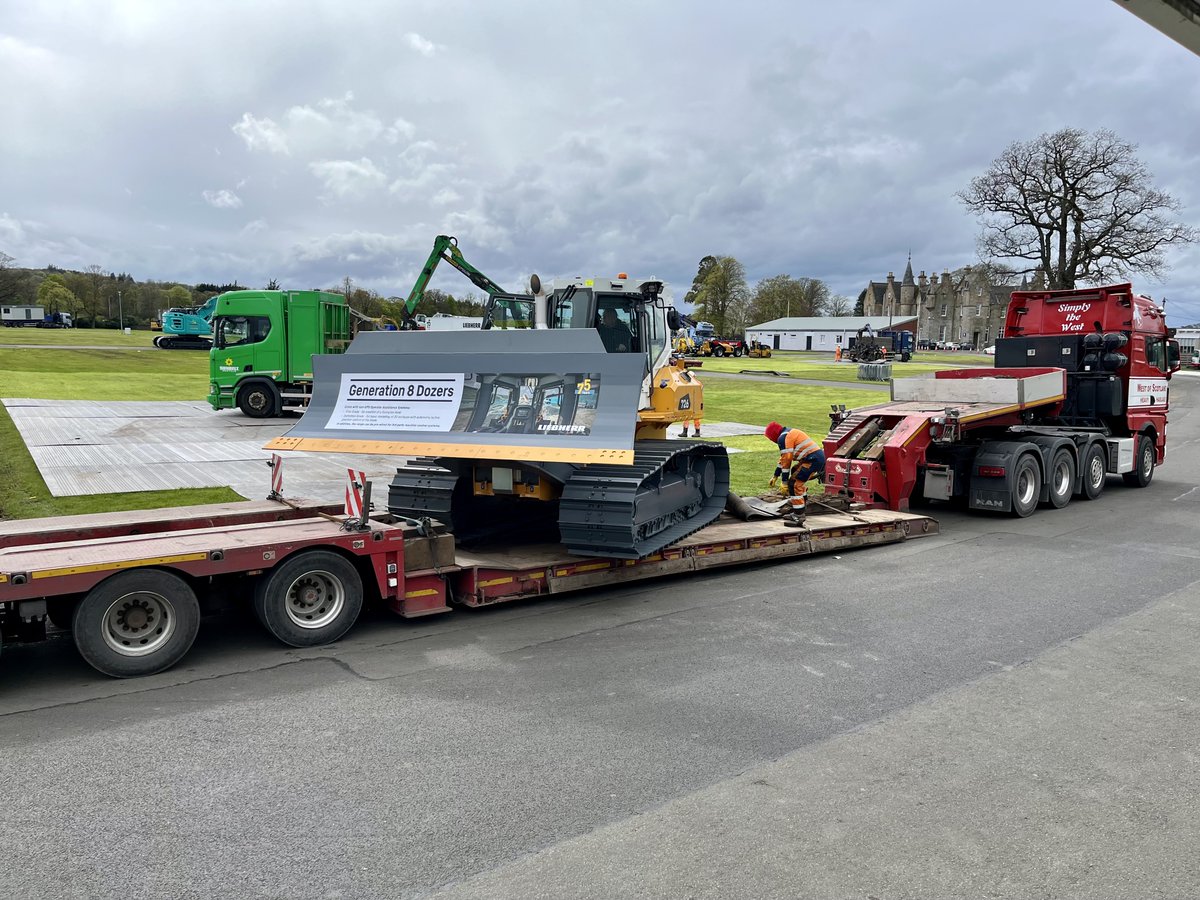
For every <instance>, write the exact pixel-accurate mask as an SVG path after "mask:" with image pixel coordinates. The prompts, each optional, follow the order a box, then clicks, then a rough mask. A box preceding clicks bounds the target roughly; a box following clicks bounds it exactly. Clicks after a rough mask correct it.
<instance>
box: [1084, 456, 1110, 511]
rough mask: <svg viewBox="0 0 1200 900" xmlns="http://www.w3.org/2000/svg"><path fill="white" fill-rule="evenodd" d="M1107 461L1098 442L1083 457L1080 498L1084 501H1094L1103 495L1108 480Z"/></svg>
mask: <svg viewBox="0 0 1200 900" xmlns="http://www.w3.org/2000/svg"><path fill="white" fill-rule="evenodd" d="M1107 472H1108V459H1107V456H1106V454H1105V452H1104V447H1103V445H1102V444H1100V443H1099V442H1096V443H1094V444H1092V445H1091V446H1090V447H1088V449H1087V453H1085V454H1084V455H1083V477H1082V478H1081V479H1080V481H1081V484H1080V496H1082V497H1083V498H1084V499H1085V500H1095V499H1096V498H1097V497H1099V496H1100V495H1101V494H1103V493H1104V483H1105V481H1107V479H1108V475H1107Z"/></svg>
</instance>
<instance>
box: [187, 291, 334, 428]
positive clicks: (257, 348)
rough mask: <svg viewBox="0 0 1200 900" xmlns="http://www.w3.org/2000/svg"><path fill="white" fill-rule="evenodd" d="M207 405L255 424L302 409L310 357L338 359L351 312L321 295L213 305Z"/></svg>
mask: <svg viewBox="0 0 1200 900" xmlns="http://www.w3.org/2000/svg"><path fill="white" fill-rule="evenodd" d="M216 300H217V303H216V309H215V310H214V311H213V316H212V334H213V345H212V350H211V351H210V352H209V386H208V403H209V405H210V406H212V408H213V409H216V410H221V409H233V408H234V407H237V408H238V409H240V410H241V411H242V412H243V413H245V414H246V415H247V416H250V417H252V418H255V419H262V418H267V417H269V416H277V415H279V414H280V413H281V412H282V411H283V410H284V409H285V408H288V407H303V406H306V405H307V404H308V399H309V397H310V396H311V394H312V381H313V363H312V359H313V356H314V355H324V354H329V353H343V352H345V350H346V347H347V345H348V344H349V343H350V339H351V338H352V337H353V334H352V331H351V326H350V308H349V307H348V306H347V305H346V298H345V297H343V296H342V295H341V294H331V293H326V292H324V291H229V292H228V293H225V294H222V295H221V296H220V297H218V298H216Z"/></svg>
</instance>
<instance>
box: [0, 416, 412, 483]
mask: <svg viewBox="0 0 1200 900" xmlns="http://www.w3.org/2000/svg"><path fill="white" fill-rule="evenodd" d="M3 402H4V405H5V407H6V409H7V410H8V412H9V414H10V415H11V416H12V419H13V422H14V424H15V425H16V426H17V429H18V431H19V432H20V434H21V437H22V439H24V441H25V444H26V446H27V447H28V448H29V451H30V454H31V455H32V456H33V459H34V462H35V463H36V464H37V467H38V471H39V473H40V474H41V476H42V478H43V479H44V480H45V482H46V486H47V487H48V488H49V490H50V493H51V494H53V495H54V496H56V497H72V496H80V495H88V494H112V493H130V492H134V491H159V490H175V489H178V488H201V487H230V488H232V489H233V490H235V491H237V492H238V493H239V494H241V495H242V496H244V497H251V498H258V497H264V496H266V494H267V492H268V491H269V489H270V480H271V472H270V469H268V467H267V466H266V461H267V460H268V459H269V458H270V455H271V454H270V453H269V452H268V451H266V450H263V449H262V446H263V444H265V443H266V442H267V441H268V440H270V439H271V438H273V437H276V436H278V435H280V434H282V433H283V432H284V431H285V430H286V429H287V428H289V427H290V426H292V425H294V424H295V423H296V421H297V419H296V417H295V416H290V417H283V418H278V419H247V418H246V417H245V416H243V415H242V414H241V413H240V412H237V411H236V410H227V411H222V412H220V413H217V412H214V411H213V410H212V409H210V408H209V406H208V405H207V404H206V403H203V402H200V403H197V402H148V401H129V402H116V401H110V402H103V403H90V402H88V401H82V400H36V399H35V400H29V399H15V400H4V401H3ZM280 455H281V456H282V457H283V458H284V460H285V461H284V468H283V479H284V490H285V492H286V493H288V494H289V495H291V496H305V497H310V498H312V499H314V500H316V501H319V502H325V503H340V502H341V500H342V496H343V492H344V489H345V479H346V469H347V468H354V469H358V470H362V471H364V472H366V474H367V478H368V479H370V480H371V481H373V482H374V483H375V484H376V486H377V488H378V492H377V493H376V496H377V497H379V496H383V494H384V493H385V492H386V484H387V483H388V482H389V481H391V478H392V476H393V475H394V474H395V471H396V465H397V460H396V459H395V458H386V459H385V458H381V457H375V456H361V455H347V454H334V453H328V454H309V453H282V454H280Z"/></svg>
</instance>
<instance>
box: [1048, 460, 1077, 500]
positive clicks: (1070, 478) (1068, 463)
mask: <svg viewBox="0 0 1200 900" xmlns="http://www.w3.org/2000/svg"><path fill="white" fill-rule="evenodd" d="M1075 477H1076V473H1075V457H1074V456H1073V455H1072V454H1071V451H1070V450H1068V449H1067V448H1066V447H1059V448H1058V450H1057V451H1056V452H1055V454H1054V458H1053V459H1052V460H1051V461H1050V473H1049V476H1048V478H1049V481H1050V485H1049V487H1050V505H1051V506H1053V507H1054V508H1055V509H1062V508H1063V507H1064V506H1066V505H1067V504H1068V503H1070V502H1071V497H1073V496H1074V495H1075Z"/></svg>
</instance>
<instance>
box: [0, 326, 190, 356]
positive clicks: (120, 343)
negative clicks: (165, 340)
mask: <svg viewBox="0 0 1200 900" xmlns="http://www.w3.org/2000/svg"><path fill="white" fill-rule="evenodd" d="M156 334H158V332H156V331H134V332H131V333H130V334H125V333H124V332H121V331H117V329H115V328H0V346H3V347H12V346H15V345H18V344H24V345H26V346H35V347H36V346H52V347H89V346H90V347H146V348H147V349H149V348H152V347H153V346H154V335H156ZM178 352H184V351H178ZM199 355H201V356H202V355H203V354H199Z"/></svg>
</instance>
